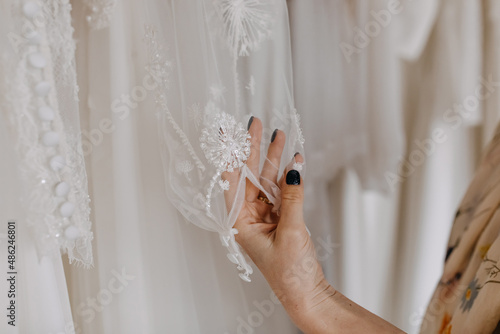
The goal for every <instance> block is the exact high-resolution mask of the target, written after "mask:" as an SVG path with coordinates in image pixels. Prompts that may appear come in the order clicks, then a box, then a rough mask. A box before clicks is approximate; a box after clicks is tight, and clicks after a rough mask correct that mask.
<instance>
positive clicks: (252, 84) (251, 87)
mask: <svg viewBox="0 0 500 334" xmlns="http://www.w3.org/2000/svg"><path fill="white" fill-rule="evenodd" d="M245 88H246V89H248V90H249V91H250V94H252V96H254V95H255V79H254V77H253V75H252V76H250V81H249V82H248V85H247V86H246V87H245Z"/></svg>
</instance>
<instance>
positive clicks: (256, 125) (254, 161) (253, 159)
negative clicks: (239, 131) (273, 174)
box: [245, 116, 262, 203]
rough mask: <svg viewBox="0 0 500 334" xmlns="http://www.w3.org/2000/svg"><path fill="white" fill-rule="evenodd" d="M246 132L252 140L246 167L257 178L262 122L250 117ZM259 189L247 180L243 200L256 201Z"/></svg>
mask: <svg viewBox="0 0 500 334" xmlns="http://www.w3.org/2000/svg"><path fill="white" fill-rule="evenodd" d="M248 132H249V133H250V136H252V138H251V139H250V143H251V146H250V156H249V157H248V160H247V167H248V168H249V169H250V171H251V172H252V173H253V175H254V176H255V177H256V178H258V177H259V164H260V141H261V138H262V122H261V121H260V119H258V118H257V117H253V116H252V117H251V118H250V120H249V122H248ZM258 194H259V188H257V187H256V186H255V185H254V184H253V183H252V182H250V181H249V180H247V181H246V190H245V199H246V200H247V201H248V202H250V203H252V202H254V201H255V200H256V199H257V196H258Z"/></svg>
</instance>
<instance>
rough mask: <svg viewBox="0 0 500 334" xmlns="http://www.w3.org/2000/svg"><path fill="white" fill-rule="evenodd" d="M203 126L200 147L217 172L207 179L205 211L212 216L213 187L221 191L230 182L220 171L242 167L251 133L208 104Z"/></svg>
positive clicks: (231, 117) (227, 186) (245, 159)
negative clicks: (217, 186) (219, 188)
mask: <svg viewBox="0 0 500 334" xmlns="http://www.w3.org/2000/svg"><path fill="white" fill-rule="evenodd" d="M205 119H206V122H205V125H206V127H205V128H204V129H203V130H202V132H201V137H200V147H201V149H202V150H203V153H204V154H205V157H206V158H207V161H209V162H210V164H212V165H213V166H214V167H215V168H216V169H217V171H216V173H215V175H214V176H213V177H212V179H211V180H210V185H209V186H208V190H207V194H206V195H205V209H206V213H207V215H208V216H211V215H212V214H211V211H210V202H211V198H212V192H213V189H214V186H215V184H216V183H217V181H219V185H220V186H221V188H222V189H223V190H228V189H229V182H225V181H222V180H221V179H220V176H221V175H222V173H223V172H233V171H234V170H235V169H238V168H241V167H243V165H244V164H245V162H246V161H247V159H248V157H249V156H250V140H249V139H250V134H249V133H248V131H247V130H246V129H245V128H244V127H243V125H242V124H241V123H239V122H236V120H235V118H234V117H233V116H231V115H229V114H227V113H225V112H223V111H221V110H220V109H218V108H216V107H215V106H214V105H213V104H211V103H209V105H207V108H206V109H205Z"/></svg>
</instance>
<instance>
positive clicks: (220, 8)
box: [144, 0, 304, 282]
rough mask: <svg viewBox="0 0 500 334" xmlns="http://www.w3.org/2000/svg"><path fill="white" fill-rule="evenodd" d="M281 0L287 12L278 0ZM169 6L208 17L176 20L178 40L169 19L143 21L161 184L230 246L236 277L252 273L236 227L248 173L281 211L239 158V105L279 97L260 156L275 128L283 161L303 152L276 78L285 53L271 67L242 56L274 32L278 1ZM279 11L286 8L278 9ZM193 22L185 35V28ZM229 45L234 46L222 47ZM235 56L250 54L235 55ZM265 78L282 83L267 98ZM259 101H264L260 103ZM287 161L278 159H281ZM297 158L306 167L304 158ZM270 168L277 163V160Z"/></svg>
mask: <svg viewBox="0 0 500 334" xmlns="http://www.w3.org/2000/svg"><path fill="white" fill-rule="evenodd" d="M207 3H209V4H210V5H208V6H207ZM282 5H283V10H284V11H286V6H285V3H282ZM174 7H175V6H172V11H173V12H172V17H173V18H174V20H175V18H176V17H183V15H184V14H185V13H183V12H182V11H183V10H185V11H189V12H191V11H192V10H195V9H196V10H200V12H202V13H203V15H202V16H200V17H203V18H204V19H205V20H206V21H205V22H203V20H199V21H196V22H193V23H189V24H187V23H186V22H183V29H185V30H183V32H182V39H180V38H178V36H179V35H178V32H177V31H175V29H172V30H170V28H169V26H168V25H166V26H162V31H161V32H159V31H158V30H156V29H155V28H153V27H152V26H146V33H145V38H144V40H145V42H146V45H147V50H148V58H147V59H148V62H147V64H146V66H145V68H146V71H147V73H148V75H149V76H150V77H151V78H152V79H153V80H154V82H155V83H156V90H155V92H156V94H155V97H156V104H157V107H158V108H157V114H156V115H157V117H158V131H159V136H160V139H161V140H160V143H161V145H162V147H161V154H162V161H163V165H164V171H165V182H166V192H167V195H168V197H169V199H170V201H171V202H172V203H173V204H174V205H175V206H176V207H177V209H178V210H179V211H180V212H181V213H182V214H183V216H184V217H185V218H186V219H187V220H188V221H190V222H191V223H193V224H195V225H196V226H198V227H200V228H203V229H206V230H208V231H212V232H217V233H218V234H219V237H220V241H221V244H222V245H223V246H224V247H226V249H227V251H228V254H227V257H228V260H229V261H231V262H232V263H234V264H235V265H236V266H237V268H238V270H240V272H239V276H240V278H241V279H242V280H244V281H247V282H250V281H251V279H250V275H251V274H252V272H253V269H252V267H251V266H250V264H249V262H250V261H249V260H248V258H247V257H246V256H245V254H244V252H243V251H242V250H241V249H240V247H239V245H238V244H237V242H236V240H235V235H236V234H237V233H238V231H237V230H236V229H235V228H234V224H235V222H236V219H237V217H238V215H239V213H240V211H241V208H242V205H243V204H244V198H245V196H244V195H245V186H246V182H247V181H249V182H252V183H253V184H255V186H256V187H258V188H259V189H260V190H261V191H262V193H263V194H265V195H266V196H267V198H268V199H269V200H270V202H271V203H272V204H273V206H274V207H273V211H274V212H277V213H278V214H279V209H280V204H281V203H280V196H281V190H280V188H279V186H278V185H276V184H275V183H274V182H273V181H271V180H265V179H261V178H259V176H258V175H254V174H253V173H252V171H251V170H250V169H249V168H248V167H247V165H246V162H247V159H248V157H249V155H250V146H251V144H250V139H251V138H250V134H249V133H248V131H247V129H246V124H247V123H248V119H249V117H250V115H249V114H247V115H244V110H253V111H261V110H263V109H265V108H267V107H268V105H269V104H270V103H275V104H278V105H279V107H278V106H277V107H273V106H271V108H269V110H270V111H269V113H268V114H269V115H270V122H269V123H268V124H270V125H271V126H273V127H274V128H272V129H269V128H266V129H264V130H263V132H264V134H263V139H262V145H263V147H261V152H262V154H261V161H264V160H265V152H266V151H267V143H268V142H269V140H270V136H271V134H272V132H273V131H274V129H275V128H279V129H281V130H283V131H284V132H285V133H286V134H287V138H288V140H287V144H286V145H285V150H284V154H283V157H284V158H283V160H288V159H293V156H294V154H295V152H297V151H300V152H301V153H303V152H304V151H303V143H304V138H303V135H302V130H301V128H300V117H299V115H298V113H297V111H296V110H295V108H294V106H293V99H292V97H291V92H290V91H289V90H288V87H291V83H290V82H288V81H287V80H286V79H283V80H282V78H286V77H287V76H286V75H284V73H286V69H287V65H286V62H284V63H283V68H279V70H278V71H276V73H266V72H265V71H260V72H258V73H255V72H252V71H250V70H248V69H249V68H251V67H252V66H249V64H248V63H247V62H251V61H252V57H253V54H250V53H251V51H255V50H257V48H261V47H263V45H262V41H264V40H265V39H267V38H269V37H270V36H271V27H272V26H273V25H274V23H275V19H276V17H277V15H276V14H277V13H276V3H275V2H271V1H240V0H231V1H229V0H222V1H202V2H192V3H191V2H187V3H183V5H182V6H181V5H179V7H180V8H179V9H175V8H174ZM214 13H215V14H214ZM281 14H284V12H283V13H281ZM214 17H216V18H217V19H214ZM283 17H286V16H285V15H280V16H279V18H281V19H283ZM174 23H175V22H174ZM205 25H208V26H210V28H212V34H207V36H206V37H205V35H203V34H202V37H200V34H199V31H200V30H202V29H204V28H205ZM174 26H175V25H174ZM190 29H192V32H193V35H192V36H191V35H189V33H188V31H189V30H190ZM198 29H200V30H198ZM214 31H217V32H218V36H219V37H222V39H223V40H225V41H226V43H224V44H225V46H221V45H220V43H218V42H219V41H220V38H219V37H218V38H215V39H214V38H213V37H214V34H213V32H214ZM160 34H162V37H161V38H160V37H159V35H160ZM190 37H192V38H194V40H196V38H201V39H202V40H201V41H200V43H199V44H197V45H201V46H200V47H193V46H192V45H190V46H189V47H186V44H188V42H187V41H190ZM164 40H165V41H166V40H168V42H164ZM267 44H268V43H266V47H267ZM226 46H229V48H230V49H231V51H232V52H227V48H226ZM280 47H284V46H280ZM274 48H276V46H275V45H271V43H269V50H265V47H263V49H262V50H263V52H264V55H265V52H273V51H274ZM195 50H196V51H195ZM207 50H208V52H207ZM270 50H273V51H270ZM198 52H199V53H198ZM240 56H248V57H245V58H244V60H242V61H241V62H240V63H239V62H238V58H239V57H240ZM259 56H260V57H262V54H261V55H259ZM280 71H282V72H280ZM269 77H272V78H273V79H274V80H276V83H275V85H274V87H273V89H276V90H279V89H282V91H279V92H276V93H277V94H274V93H275V92H273V99H270V100H269V101H267V98H266V96H268V94H269V92H267V91H266V90H264V89H262V87H260V86H259V85H262V84H263V83H264V84H267V82H268V79H269ZM288 77H290V76H288ZM240 81H241V84H240ZM281 83H282V84H281ZM268 87H271V86H270V85H268ZM274 95H277V96H279V98H275V96H274ZM254 99H255V101H256V102H255V104H254V101H253V100H254ZM263 101H266V104H265V105H261V103H262V102H263ZM280 104H281V105H280ZM271 110H272V112H271ZM252 114H253V113H252ZM256 116H258V115H256ZM263 120H264V118H263ZM265 123H267V122H265ZM264 146H265V147H264ZM289 161H290V160H288V161H286V163H285V162H284V161H283V162H282V164H281V166H285V165H287V164H289ZM293 161H294V162H295V160H293ZM290 166H291V165H290ZM294 166H295V167H296V168H297V169H301V170H302V169H303V165H302V164H295V165H294ZM274 167H275V168H276V169H279V166H274ZM224 172H237V173H238V175H239V178H238V179H237V180H235V183H231V184H230V183H229V181H228V180H224V179H222V178H221V176H222V174H223V173H224ZM225 195H226V196H225Z"/></svg>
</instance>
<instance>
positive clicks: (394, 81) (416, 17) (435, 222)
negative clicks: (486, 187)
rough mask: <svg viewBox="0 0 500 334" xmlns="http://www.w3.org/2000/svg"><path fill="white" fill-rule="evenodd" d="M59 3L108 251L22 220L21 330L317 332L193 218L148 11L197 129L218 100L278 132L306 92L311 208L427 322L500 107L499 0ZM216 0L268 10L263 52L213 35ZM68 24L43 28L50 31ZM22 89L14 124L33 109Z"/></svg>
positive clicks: (93, 196) (99, 243) (392, 295)
mask: <svg viewBox="0 0 500 334" xmlns="http://www.w3.org/2000/svg"><path fill="white" fill-rule="evenodd" d="M48 2H50V1H48ZM48 2H43V1H42V2H40V4H39V5H40V6H41V7H42V8H43V7H44V6H51V7H50V8H51V9H50V11H49V12H50V13H52V16H51V17H52V19H54V20H55V21H57V18H58V17H63V16H62V15H61V16H58V15H60V13H61V12H64V11H65V10H66V11H67V14H68V15H69V13H70V14H71V20H69V19H68V20H67V21H65V22H64V24H67V25H68V26H66V28H67V29H70V30H71V29H74V31H70V39H71V36H73V38H74V39H73V41H72V43H74V46H75V48H76V49H74V50H73V49H71V47H70V48H69V51H68V52H69V53H70V54H72V52H74V63H73V67H74V69H73V70H74V73H75V74H76V77H75V78H76V79H75V80H76V81H75V87H77V88H78V101H77V100H74V101H73V100H72V101H73V102H74V105H68V103H67V101H68V100H65V98H66V97H67V95H64V94H65V93H64V89H65V88H64V87H66V88H67V87H70V86H71V85H72V83H71V82H64V84H62V85H60V86H58V88H57V93H58V94H57V95H56V96H54V101H58V103H59V105H60V106H61V107H60V108H59V109H57V112H58V113H60V114H61V117H63V118H64V117H67V115H68V114H71V115H78V116H79V117H77V118H79V124H78V126H79V127H80V129H81V142H80V143H78V142H76V144H75V143H70V144H69V146H71V145H80V146H81V147H82V152H80V153H81V155H82V156H83V157H84V162H82V163H84V167H85V172H86V177H87V179H88V180H85V181H86V182H87V184H88V195H89V198H90V202H89V203H87V202H85V206H88V208H89V209H90V211H89V212H90V213H89V218H90V221H92V227H91V228H90V225H89V227H88V228H89V231H91V232H92V233H93V237H94V239H93V241H92V252H93V260H94V265H93V267H92V268H90V269H86V268H83V267H82V266H78V265H74V264H70V263H69V261H68V258H67V257H66V256H62V257H61V255H60V254H59V252H56V253H50V254H45V255H43V256H42V255H40V254H39V253H37V251H35V249H34V248H33V244H34V243H35V239H36V238H37V234H36V233H29V232H28V231H26V233H24V232H22V233H21V236H23V235H24V237H23V238H22V240H20V242H22V243H23V245H25V246H26V247H25V250H24V251H23V253H22V254H23V255H22V256H23V259H24V260H23V262H22V264H21V265H22V266H23V268H24V270H25V271H26V272H27V273H30V275H31V276H32V277H38V280H37V282H38V283H37V284H34V283H33V281H32V280H28V279H23V280H22V281H21V282H20V287H19V289H20V291H26V294H25V295H24V294H23V295H21V296H20V297H19V298H20V301H19V303H20V306H19V307H20V311H19V312H20V313H19V314H21V315H22V316H23V318H20V319H22V322H21V326H20V327H19V329H18V332H19V333H204V334H205V333H210V334H211V333H221V334H229V333H231V334H232V333H245V334H247V333H300V331H299V330H298V329H297V328H296V327H295V326H294V325H293V324H292V323H291V321H290V320H289V319H288V317H287V315H286V313H285V312H284V310H283V308H282V307H281V306H280V305H278V304H277V303H275V302H274V300H275V299H274V298H273V296H272V294H271V290H270V288H269V287H268V285H267V283H266V281H265V280H264V278H263V277H262V276H261V275H260V273H259V272H258V270H256V272H255V273H254V274H253V275H252V280H253V281H252V283H250V284H248V283H245V282H243V281H241V280H240V279H239V278H238V275H237V274H236V273H237V271H236V270H235V268H234V265H233V264H231V263H230V262H229V261H228V260H227V258H226V254H225V253H224V249H223V248H222V247H221V245H220V240H219V236H218V235H217V234H216V233H212V232H208V231H206V230H203V229H200V228H198V227H196V226H194V225H193V224H191V223H190V222H189V221H188V220H187V219H186V215H185V212H183V213H184V215H183V214H181V212H179V210H178V208H179V203H178V202H176V201H172V196H171V195H172V189H170V185H171V183H172V178H181V177H183V174H184V175H186V174H187V173H189V172H190V171H191V170H192V166H191V169H189V165H186V166H187V167H186V166H185V167H186V168H187V169H183V167H182V166H180V167H179V165H175V163H174V162H175V161H174V160H173V159H172V156H171V155H170V156H167V157H166V158H164V159H162V154H163V151H164V150H166V147H168V149H169V150H178V149H179V147H181V149H179V150H182V145H181V144H178V145H177V144H176V143H174V142H173V141H172V140H171V139H170V137H168V135H169V133H171V134H175V132H176V131H177V130H174V129H172V128H168V127H162V125H160V127H159V126H158V125H159V124H160V123H162V121H161V118H160V116H159V115H158V111H157V110H158V108H157V106H156V104H155V102H157V101H158V96H156V97H155V96H154V94H153V93H152V90H151V89H150V88H149V86H151V83H150V82H148V80H147V78H148V77H147V74H148V73H150V72H149V70H150V68H149V69H148V67H147V64H148V54H147V52H146V49H147V46H146V45H145V44H144V31H145V28H144V27H145V25H147V26H149V25H154V26H156V27H157V29H158V30H157V35H158V36H159V37H160V38H161V39H163V40H165V41H166V47H165V50H166V54H167V55H168V57H169V59H171V62H166V63H164V64H163V65H165V66H167V67H169V69H171V74H170V76H171V81H170V83H169V87H168V88H169V93H168V94H169V95H168V96H169V103H171V105H170V109H171V110H170V112H171V115H172V117H173V118H174V119H175V120H177V123H176V124H179V126H180V128H182V129H183V130H184V131H185V132H186V133H187V135H188V137H189V136H191V138H197V137H196V136H197V135H198V134H197V132H196V131H195V127H194V125H193V124H195V125H196V130H197V129H198V124H197V122H199V119H198V117H199V115H198V113H199V110H200V105H199V104H197V103H198V102H197V101H205V100H206V97H207V96H212V97H213V98H214V99H216V97H217V96H218V97H219V98H221V99H225V102H226V103H227V105H232V103H234V104H235V105H238V103H240V104H241V106H242V107H241V109H238V108H236V109H238V110H234V112H233V113H234V115H235V116H236V117H237V118H238V119H239V120H241V121H242V122H245V121H247V120H248V118H249V117H250V116H251V115H255V116H258V117H260V118H261V119H262V120H263V122H264V125H265V126H266V124H268V125H267V126H268V127H270V128H269V129H267V130H268V131H267V132H266V130H265V131H264V137H265V138H266V136H267V139H269V138H270V134H271V133H272V131H273V130H274V125H275V124H279V122H278V121H277V120H276V119H280V117H279V116H280V115H281V116H283V115H284V116H283V117H284V119H286V118H287V117H288V119H289V117H290V116H289V115H288V114H286V112H285V111H283V114H280V112H281V111H280V110H281V109H279V108H280V107H277V106H278V105H279V103H282V102H283V101H289V100H290V99H291V100H292V102H293V105H294V107H295V108H296V110H297V111H298V113H299V115H300V120H301V125H302V129H303V136H304V138H305V144H304V147H303V149H304V154H305V157H306V166H307V171H306V174H305V181H306V208H305V209H306V222H307V224H308V227H309V229H310V231H311V234H312V238H313V240H314V243H315V246H316V249H317V251H318V257H319V260H320V261H321V263H322V265H323V268H324V271H325V274H326V276H327V279H328V280H329V281H330V283H331V284H332V285H333V286H334V287H335V288H336V289H337V290H339V291H341V292H342V293H343V294H345V295H346V296H347V297H349V298H351V299H352V300H353V301H355V302H356V303H359V304H360V305H362V306H363V307H365V308H367V309H368V310H370V311H372V312H374V313H375V314H377V315H379V316H381V317H383V318H384V319H386V320H388V321H390V322H392V323H394V324H395V325H396V326H398V327H400V328H401V329H403V330H404V331H407V332H409V333H418V332H419V328H420V323H421V320H422V318H423V316H424V314H425V310H426V307H427V303H428V302H429V300H430V297H431V294H432V292H433V290H434V288H435V287H436V285H437V283H438V281H439V278H440V275H441V272H442V268H443V263H444V258H445V255H446V245H447V241H448V236H449V232H450V228H451V224H452V221H453V218H454V216H455V213H456V209H457V206H458V204H459V202H460V200H461V198H462V196H463V195H464V192H465V190H466V188H467V185H468V183H469V182H470V181H471V179H472V176H473V174H474V170H475V168H476V166H477V163H478V162H479V159H480V157H481V154H482V151H483V148H484V147H485V145H486V144H487V143H488V141H489V140H490V139H491V137H492V135H493V132H494V130H495V128H496V126H497V122H498V120H499V116H500V93H499V91H498V90H499V89H500V62H499V59H500V4H499V3H498V2H496V1H494V0H420V1H412V0H370V1H365V0H313V1H303V0H302V1H301V0H287V1H284V0H280V1H274V2H270V1H264V0H261V1H258V0H247V1H246V2H245V1H238V0H216V1H208V0H198V1H195V0H190V1H184V0H182V1H177V0H170V1H156V0H143V1H135V0H121V1H117V0H85V1H81V2H80V1H70V4H71V7H68V3H67V2H66V1H53V3H51V4H48ZM214 4H215V5H216V6H219V8H225V9H226V10H227V12H228V13H233V14H234V13H240V12H238V11H236V9H238V8H247V7H244V6H245V4H246V5H248V6H249V7H248V8H259V10H262V11H261V12H256V13H257V14H256V15H257V16H256V17H257V19H256V20H255V21H254V23H255V22H257V23H255V24H256V25H257V26H258V27H260V28H262V30H259V29H260V28H259V29H257V32H258V33H259V34H257V35H258V38H256V41H255V43H254V44H252V43H249V44H248V45H249V50H248V51H249V55H247V54H246V53H247V50H245V49H242V45H245V44H238V45H237V48H239V50H238V52H239V53H240V54H236V53H235V54H230V53H229V52H226V51H227V50H226V48H225V47H222V46H221V45H220V44H222V43H220V42H218V41H217V40H216V39H213V35H217V34H219V31H218V30H217V29H215V30H213V29H212V25H213V24H214V23H213V22H214V21H213V20H214V19H213V15H214V14H213V13H211V11H210V8H211V6H213V5H214ZM241 6H242V7H241ZM260 6H263V7H260ZM12 8H14V9H15V4H14V2H12V1H7V0H5V3H3V8H2V12H1V13H0V16H7V15H9V14H8V13H10V10H12V12H13V13H14V14H13V15H12V22H11V21H10V20H9V21H6V20H5V21H4V23H3V26H2V25H0V27H2V28H3V30H2V32H5V35H7V33H8V32H9V31H11V30H12V29H14V28H15V29H17V28H19V27H20V24H18V23H16V21H15V18H16V15H19V16H20V17H21V16H22V15H23V14H22V11H20V10H14V9H12ZM227 8H229V9H227ZM267 9H269V13H270V14H269V13H267V12H266V11H265V10H267ZM70 10H71V11H70ZM231 10H234V12H232V11H231ZM225 13H226V12H225ZM268 14H269V15H270V16H268ZM24 15H26V13H25V14H24ZM259 15H261V16H259ZM270 18H272V20H271V19H270ZM266 20H270V21H269V22H272V25H270V26H269V27H268V26H267V23H268V22H267V21H266ZM11 23H12V25H10V24H11ZM54 27H56V25H54V26H47V25H45V26H43V28H41V29H42V31H43V33H42V37H43V36H49V35H50V34H54V31H55V30H54V29H56V28H54ZM61 27H64V25H60V26H59V28H61ZM68 27H69V28H68ZM270 27H272V28H270ZM19 29H20V28H19ZM51 29H52V30H51ZM67 29H66V30H67ZM146 31H148V30H147V28H146ZM71 32H72V34H71ZM224 36H225V37H228V36H227V32H226V35H224ZM231 36H232V35H231ZM231 36H229V37H231ZM243 36H244V35H243ZM252 36H253V35H252ZM233 37H234V36H233ZM244 37H245V36H244ZM247 37H248V36H247ZM250 38H252V37H250ZM2 42H4V43H10V42H8V41H7V39H6V38H4V39H3V40H2ZM257 44H259V47H257ZM61 45H62V44H61ZM66 45H69V44H66ZM70 46H71V45H70ZM149 46H150V45H149ZM254 46H255V48H254ZM46 49H47V50H49V49H50V43H47V45H46ZM235 50H236V49H235ZM250 51H251V52H250ZM54 52H55V51H54V50H52V53H54ZM49 57H50V56H49ZM57 59H58V58H54V59H52V61H53V64H57V63H58V62H57ZM214 64H215V65H214ZM233 66H234V73H233V72H232V71H233ZM54 67H55V66H54ZM22 70H23V71H24V67H22ZM49 71H50V69H49ZM6 73H8V71H7V65H5V66H4V67H3V71H2V72H0V74H2V76H3V77H4V80H3V81H2V85H1V86H0V88H1V90H0V93H2V91H3V93H4V94H3V95H4V96H3V97H2V96H0V101H1V100H2V99H4V100H9V101H10V100H12V99H11V98H8V97H9V96H10V95H8V94H7V93H6V92H8V91H9V87H10V86H12V84H11V83H9V81H8V80H5V78H6V77H8V75H7V74H6ZM22 73H24V72H22ZM235 73H236V75H234V77H233V74H235ZM23 75H24V74H23ZM59 79H60V77H59V76H54V77H52V79H51V80H53V81H54V82H56V83H57V80H59ZM169 80H170V79H169ZM233 80H234V81H233ZM214 82H222V83H225V85H226V87H227V91H226V87H224V86H214V85H213V83H214ZM252 82H253V83H252ZM283 82H284V83H285V85H283ZM238 83H239V84H238ZM76 84H77V86H76ZM9 85H10V86H9ZM282 86H286V89H283V88H282ZM221 87H222V88H221ZM214 88H215V90H214ZM26 89H28V88H26ZM21 92H25V91H23V90H21ZM66 93H67V92H66ZM26 94H28V93H26ZM21 95H22V94H21ZM221 96H223V97H221ZM155 100H156V101H155ZM203 103H204V102H203ZM283 103H284V102H283ZM6 105H7V106H8V104H3V105H2V115H3V116H4V117H5V120H6V121H7V120H8V119H9V117H10V118H11V117H14V116H12V115H14V111H13V110H14V109H12V108H10V107H9V108H7V107H5V106H6ZM63 106H66V108H63ZM18 108H20V110H21V109H23V108H25V109H26V108H27V107H26V106H25V105H20V106H18ZM28 109H29V108H28ZM16 110H17V109H16ZM283 110H284V109H283ZM9 113H12V115H10V114H9ZM65 113H66V114H65ZM64 115H66V116H64ZM276 115H278V117H277V116H276ZM276 117H277V118H276ZM8 124H9V123H7V122H3V123H2V124H0V127H3V126H5V127H6V128H7V129H5V133H12V136H10V137H8V136H7V135H5V136H4V137H5V138H1V139H0V144H1V146H0V148H1V150H0V152H2V154H3V155H2V156H6V157H7V156H8V157H11V158H9V161H19V162H18V163H20V164H21V163H25V162H22V161H24V160H22V159H21V158H16V157H15V153H16V152H15V151H16V149H15V146H14V145H12V143H13V140H18V139H16V138H17V137H18V133H17V132H16V130H14V131H11V130H10V129H8V128H9V125H8ZM167 124H168V123H167ZM164 131H166V133H167V134H166V135H165V132H164ZM0 133H4V131H0ZM20 136H21V135H19V137H20ZM13 138H14V139H13ZM37 138H38V136H37ZM169 152H171V151H169ZM182 154H186V153H185V152H183V153H182ZM16 159H17V160H16ZM15 166H16V165H15V163H14V164H7V163H3V164H2V165H1V170H0V171H1V172H0V175H2V185H4V186H5V187H6V189H14V190H16V191H17V190H19V189H21V188H22V186H21V185H22V184H24V183H23V182H26V181H25V180H24V181H23V178H22V176H19V175H18V173H17V172H16V168H15ZM83 188H84V187H83ZM83 188H82V189H83ZM86 190H87V189H85V191H86ZM9 198H10V197H9ZM192 201H193V202H195V199H194V198H193V199H192ZM0 211H1V212H5V214H4V215H6V217H7V216H8V217H18V218H17V219H18V220H20V221H22V220H23V217H24V216H25V215H27V212H28V211H29V209H27V208H26V207H23V205H22V204H19V203H18V202H17V201H15V200H12V198H10V199H9V200H7V197H6V198H5V200H4V198H2V204H0ZM28 213H29V212H28ZM38 213H39V212H37V214H38ZM39 214H40V215H41V213H39ZM4 218H5V217H4V216H2V219H4ZM5 219H8V218H5ZM9 219H10V218H9ZM82 226H83V225H82ZM85 226H86V225H85ZM20 228H22V229H23V230H21V231H24V228H25V227H24V226H22V227H20ZM2 233H3V232H2ZM5 241H6V239H1V241H0V242H2V243H4V242H5ZM28 245H31V246H28ZM80 246H81V249H83V248H84V246H83V245H80ZM2 247H3V246H2ZM3 248H5V247H3ZM3 248H2V250H3ZM39 258H41V259H42V260H39V261H37V259H39ZM254 269H256V268H254ZM0 287H2V286H0ZM28 292H29V293H28ZM35 314H37V315H36V316H35ZM20 317H21V316H20ZM30 317H31V318H30ZM27 319H35V320H27ZM2 325H3V324H2ZM9 330H12V329H9ZM18 332H15V333H18ZM9 333H10V332H9Z"/></svg>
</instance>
